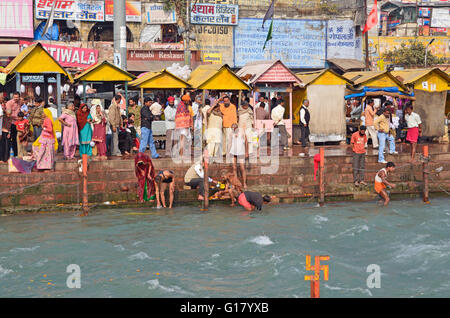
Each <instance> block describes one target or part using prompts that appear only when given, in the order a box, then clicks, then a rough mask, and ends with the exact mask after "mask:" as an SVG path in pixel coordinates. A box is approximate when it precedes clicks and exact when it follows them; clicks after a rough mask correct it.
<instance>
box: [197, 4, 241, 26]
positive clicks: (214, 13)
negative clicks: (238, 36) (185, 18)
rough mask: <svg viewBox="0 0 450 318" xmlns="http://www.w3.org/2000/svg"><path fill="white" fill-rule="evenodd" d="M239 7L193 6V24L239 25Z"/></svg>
mask: <svg viewBox="0 0 450 318" xmlns="http://www.w3.org/2000/svg"><path fill="white" fill-rule="evenodd" d="M238 11H239V6H238V5H234V4H210V3H197V4H191V23H192V24H219V25H237V24H238Z"/></svg>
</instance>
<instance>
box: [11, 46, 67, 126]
mask: <svg viewBox="0 0 450 318" xmlns="http://www.w3.org/2000/svg"><path fill="white" fill-rule="evenodd" d="M3 72H4V73H6V74H8V75H11V74H16V90H17V91H18V92H20V87H21V85H22V83H30V84H31V83H33V84H35V85H36V84H43V89H41V92H42V94H43V98H44V101H45V102H46V103H47V102H48V88H47V86H48V84H49V83H55V82H56V90H54V91H55V92H56V102H57V105H58V116H59V115H61V106H62V105H61V75H64V76H66V77H67V78H68V79H69V81H70V82H71V83H72V82H73V79H72V76H71V75H70V74H69V73H68V72H67V71H66V70H65V69H64V68H63V67H62V66H61V65H60V64H59V63H58V62H57V61H56V60H55V59H54V58H53V57H52V56H51V55H50V54H49V53H48V52H47V51H46V50H45V49H44V47H43V46H42V44H41V43H36V44H33V45H30V46H28V47H27V48H25V49H24V50H22V51H21V52H20V53H19V54H18V55H17V56H16V57H15V58H14V59H13V60H12V61H11V62H10V63H9V64H8V65H7V66H6V67H5V68H4V69H3ZM54 74H56V79H55V78H54V77H53V76H54ZM51 80H53V81H51ZM39 86H40V85H39ZM55 124H56V125H55V131H58V132H61V124H60V123H59V121H56V122H55Z"/></svg>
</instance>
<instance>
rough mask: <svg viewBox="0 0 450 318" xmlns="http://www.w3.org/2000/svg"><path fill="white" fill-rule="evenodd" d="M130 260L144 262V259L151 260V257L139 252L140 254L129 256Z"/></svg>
mask: <svg viewBox="0 0 450 318" xmlns="http://www.w3.org/2000/svg"><path fill="white" fill-rule="evenodd" d="M128 259H129V260H130V261H134V260H136V259H140V260H143V259H151V257H150V256H148V255H147V253H145V252H139V253H136V254H133V255H130V256H128Z"/></svg>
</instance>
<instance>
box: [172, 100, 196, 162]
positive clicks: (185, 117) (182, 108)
mask: <svg viewBox="0 0 450 318" xmlns="http://www.w3.org/2000/svg"><path fill="white" fill-rule="evenodd" d="M181 100H182V101H181V102H180V103H179V104H178V106H177V112H176V114H175V131H176V133H177V136H178V138H179V139H180V156H181V157H183V154H184V149H185V140H186V139H187V140H190V139H191V127H192V114H191V112H190V111H189V103H190V100H191V98H190V96H189V95H184V96H183V97H182V98H181Z"/></svg>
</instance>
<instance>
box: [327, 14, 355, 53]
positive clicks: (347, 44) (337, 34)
mask: <svg viewBox="0 0 450 318" xmlns="http://www.w3.org/2000/svg"><path fill="white" fill-rule="evenodd" d="M358 50H359V51H361V40H360V39H359V38H357V37H356V35H355V26H354V24H353V21H352V20H329V21H328V31H327V58H329V59H331V58H341V59H342V58H345V59H356V58H357V57H359V56H361V55H362V53H361V52H357V51H358Z"/></svg>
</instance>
